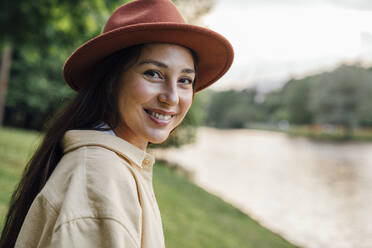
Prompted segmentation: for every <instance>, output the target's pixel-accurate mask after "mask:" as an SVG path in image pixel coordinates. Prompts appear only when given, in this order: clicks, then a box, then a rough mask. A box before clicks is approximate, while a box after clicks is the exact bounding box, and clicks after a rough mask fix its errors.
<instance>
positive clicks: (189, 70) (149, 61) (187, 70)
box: [138, 59, 195, 74]
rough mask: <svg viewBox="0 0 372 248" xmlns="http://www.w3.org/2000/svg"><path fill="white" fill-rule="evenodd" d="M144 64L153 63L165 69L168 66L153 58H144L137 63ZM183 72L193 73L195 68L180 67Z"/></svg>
mask: <svg viewBox="0 0 372 248" xmlns="http://www.w3.org/2000/svg"><path fill="white" fill-rule="evenodd" d="M144 64H153V65H155V66H158V67H162V68H165V69H168V66H167V65H166V64H164V63H162V62H160V61H157V60H153V59H145V60H142V61H141V62H140V63H139V64H138V65H140V66H141V65H144ZM181 72H183V73H194V74H195V70H193V69H189V68H185V69H182V71H181Z"/></svg>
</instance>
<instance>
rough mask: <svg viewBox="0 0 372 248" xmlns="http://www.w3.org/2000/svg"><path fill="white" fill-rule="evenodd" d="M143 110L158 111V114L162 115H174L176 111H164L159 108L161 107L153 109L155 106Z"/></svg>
mask: <svg viewBox="0 0 372 248" xmlns="http://www.w3.org/2000/svg"><path fill="white" fill-rule="evenodd" d="M145 110H150V111H152V112H156V113H159V114H163V115H172V117H173V115H175V114H176V112H169V111H166V110H161V109H155V108H146V109H145Z"/></svg>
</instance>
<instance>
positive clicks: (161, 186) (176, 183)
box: [0, 128, 294, 248]
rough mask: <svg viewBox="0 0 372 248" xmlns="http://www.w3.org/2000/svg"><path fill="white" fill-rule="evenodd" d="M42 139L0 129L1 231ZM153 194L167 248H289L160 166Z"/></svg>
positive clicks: (276, 236)
mask: <svg viewBox="0 0 372 248" xmlns="http://www.w3.org/2000/svg"><path fill="white" fill-rule="evenodd" d="M41 138H42V135H41V133H38V132H30V131H23V130H19V129H9V128H1V129H0V230H1V229H2V228H1V227H2V225H3V221H4V216H5V214H6V211H7V209H8V202H9V199H10V195H11V193H12V191H13V189H14V186H15V185H16V183H17V181H18V180H19V178H20V175H21V172H22V169H23V167H24V165H25V164H26V161H27V159H29V158H30V156H31V154H32V153H33V151H34V150H35V148H36V146H37V145H38V143H39V142H40V140H41ZM154 191H155V193H156V197H157V201H158V203H159V208H160V212H161V215H162V221H163V227H164V234H165V241H166V247H169V248H172V247H177V248H183V247H193V248H198V247H216V248H218V247H229V248H234V247H252V248H253V247H254V248H260V247H262V248H264V247H276V248H286V247H294V246H293V245H291V244H290V243H288V242H287V241H285V240H284V239H282V238H281V237H280V236H278V235H276V234H274V233H272V232H270V231H269V230H267V229H265V228H263V227H262V226H260V225H259V224H258V223H257V222H256V221H254V220H252V219H251V218H249V217H248V216H247V215H245V214H243V213H242V212H240V211H239V210H237V209H236V208H234V207H232V206H231V205H229V204H227V203H225V202H223V201H222V200H220V199H218V198H217V197H215V196H213V195H211V194H209V193H207V192H205V191H204V190H203V189H201V188H199V187H197V186H195V185H194V184H192V183H191V182H190V181H188V180H187V179H186V178H184V177H183V176H180V175H178V174H177V173H175V172H174V171H173V170H171V169H170V168H168V167H167V166H165V165H164V164H162V163H156V164H155V166H154Z"/></svg>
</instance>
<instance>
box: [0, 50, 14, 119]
mask: <svg viewBox="0 0 372 248" xmlns="http://www.w3.org/2000/svg"><path fill="white" fill-rule="evenodd" d="M11 58H12V48H11V46H10V45H9V44H7V43H5V45H4V48H3V58H2V60H1V68H0V126H2V125H3V118H4V110H5V98H6V92H7V89H8V76H9V70H10V64H11Z"/></svg>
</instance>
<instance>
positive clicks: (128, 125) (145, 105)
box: [115, 44, 195, 149]
mask: <svg viewBox="0 0 372 248" xmlns="http://www.w3.org/2000/svg"><path fill="white" fill-rule="evenodd" d="M194 78H195V71H194V61H193V57H192V54H191V52H190V51H189V49H187V48H184V47H182V46H178V45H172V44H150V45H145V46H144V47H143V49H142V53H141V56H140V57H139V59H138V61H137V63H135V64H134V65H133V66H132V67H130V68H129V69H128V70H126V71H125V72H124V73H123V74H122V75H121V76H120V79H119V82H120V84H121V88H120V93H119V95H120V96H121V98H120V99H119V111H120V113H121V116H122V119H123V125H121V126H118V127H117V128H116V129H115V133H116V134H117V135H118V136H120V137H121V138H123V139H125V140H126V141H129V142H130V143H132V144H134V145H135V146H137V147H139V148H141V149H145V148H146V147H147V144H148V142H151V143H161V142H163V141H165V139H166V138H167V137H168V136H169V133H170V132H171V131H172V130H173V129H174V128H176V127H177V126H178V125H179V124H180V123H181V121H182V120H183V119H184V117H185V115H186V113H187V111H188V110H189V108H190V106H191V103H192V99H193V87H192V84H193V82H194Z"/></svg>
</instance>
